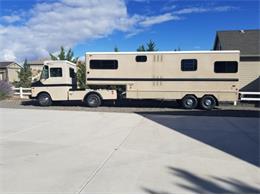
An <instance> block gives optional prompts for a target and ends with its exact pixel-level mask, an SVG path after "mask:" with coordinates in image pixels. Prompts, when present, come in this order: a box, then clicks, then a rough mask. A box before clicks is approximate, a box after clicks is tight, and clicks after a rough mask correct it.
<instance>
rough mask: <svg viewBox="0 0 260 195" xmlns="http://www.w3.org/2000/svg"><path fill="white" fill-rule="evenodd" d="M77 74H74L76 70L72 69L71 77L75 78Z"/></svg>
mask: <svg viewBox="0 0 260 195" xmlns="http://www.w3.org/2000/svg"><path fill="white" fill-rule="evenodd" d="M75 76H76V74H75V72H74V69H73V68H70V77H71V78H75Z"/></svg>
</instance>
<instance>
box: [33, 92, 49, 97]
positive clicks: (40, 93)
mask: <svg viewBox="0 0 260 195" xmlns="http://www.w3.org/2000/svg"><path fill="white" fill-rule="evenodd" d="M43 93H46V94H48V95H49V96H50V97H51V95H50V94H49V93H48V92H46V91H42V92H40V93H38V94H37V96H36V98H38V97H39V95H41V94H43Z"/></svg>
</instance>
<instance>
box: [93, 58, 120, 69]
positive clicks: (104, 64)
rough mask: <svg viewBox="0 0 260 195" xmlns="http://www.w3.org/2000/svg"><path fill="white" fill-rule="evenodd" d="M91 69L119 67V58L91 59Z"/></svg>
mask: <svg viewBox="0 0 260 195" xmlns="http://www.w3.org/2000/svg"><path fill="white" fill-rule="evenodd" d="M90 68H91V69H117V68H118V61H117V60H90Z"/></svg>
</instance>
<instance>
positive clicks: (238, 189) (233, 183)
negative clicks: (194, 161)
mask: <svg viewBox="0 0 260 195" xmlns="http://www.w3.org/2000/svg"><path fill="white" fill-rule="evenodd" d="M167 169H168V170H169V171H170V174H172V175H174V176H177V177H180V178H182V179H183V180H184V181H185V183H188V184H181V183H174V185H177V186H179V187H181V188H183V189H186V190H189V191H191V192H192V193H200V194H203V193H209V194H210V193H217V194H223V193H225V194H241V193H246V194H258V193H260V189H257V188H255V187H253V186H251V185H250V184H246V183H244V182H242V181H239V180H237V179H234V178H228V179H223V178H218V177H211V179H212V180H208V179H205V178H202V177H199V176H197V175H195V174H193V173H191V172H189V171H186V170H183V169H178V168H175V167H168V168H167ZM223 186H228V188H226V187H223ZM142 189H143V190H144V191H145V192H146V193H150V194H170V193H176V192H165V191H156V190H153V189H150V188H146V187H145V188H142Z"/></svg>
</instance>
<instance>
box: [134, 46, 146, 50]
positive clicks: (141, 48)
mask: <svg viewBox="0 0 260 195" xmlns="http://www.w3.org/2000/svg"><path fill="white" fill-rule="evenodd" d="M136 51H145V47H144V45H140V46H139V47H138V48H137V50H136Z"/></svg>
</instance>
